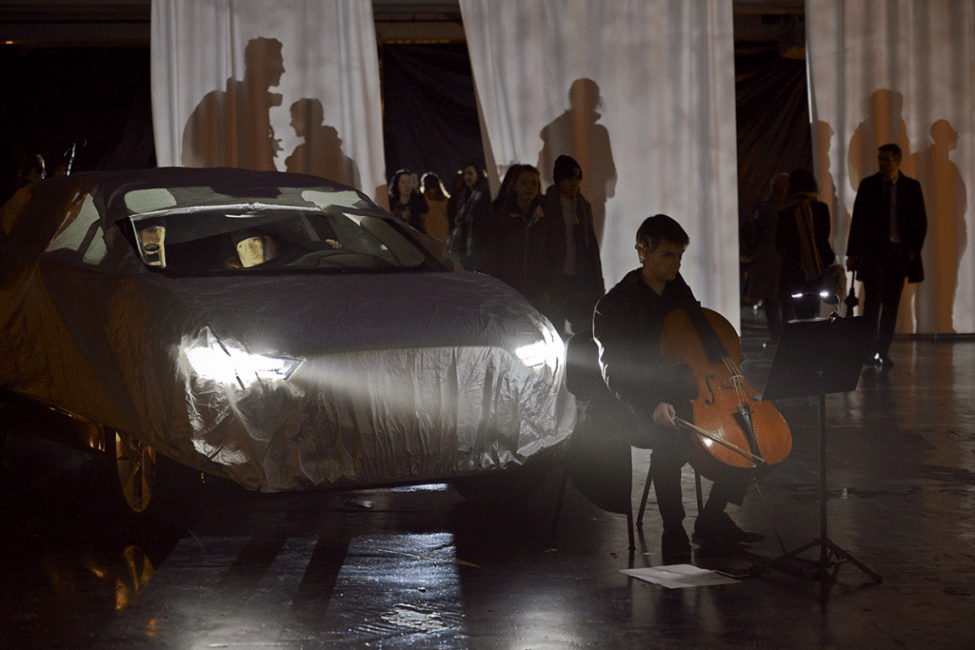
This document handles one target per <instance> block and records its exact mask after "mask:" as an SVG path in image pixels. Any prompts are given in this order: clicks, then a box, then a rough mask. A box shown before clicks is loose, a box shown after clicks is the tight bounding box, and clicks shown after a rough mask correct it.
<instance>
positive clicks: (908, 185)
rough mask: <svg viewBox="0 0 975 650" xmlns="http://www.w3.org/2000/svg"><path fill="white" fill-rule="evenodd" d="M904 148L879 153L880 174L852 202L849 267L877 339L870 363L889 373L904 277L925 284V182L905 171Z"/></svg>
mask: <svg viewBox="0 0 975 650" xmlns="http://www.w3.org/2000/svg"><path fill="white" fill-rule="evenodd" d="M902 155H903V154H902V152H901V148H900V147H899V146H897V145H896V144H885V145H883V146H882V147H880V148H879V149H878V152H877V163H878V166H879V167H880V171H879V172H877V173H876V174H874V175H873V176H868V177H867V178H864V179H863V180H862V181H861V182H860V187H859V188H858V189H857V197H856V200H855V201H854V202H853V218H852V219H851V221H850V238H849V240H848V241H847V244H846V255H847V258H846V263H847V266H848V267H849V268H850V270H853V271H856V273H857V277H858V278H859V279H860V281H861V282H863V287H864V292H865V293H866V296H865V297H864V298H865V299H864V304H863V315H864V318H865V320H866V321H867V323H868V324H869V326H870V327H871V328H872V329H871V334H872V336H873V349H872V350H871V351H870V356H871V357H872V358H869V359H868V362H870V363H872V364H873V365H874V366H876V367H877V368H879V369H880V370H881V371H887V370H890V369H891V368H892V367H893V366H894V363H893V362H892V361H891V360H890V356H889V354H888V353H889V351H890V345H891V343H892V342H893V340H894V328H895V327H896V326H897V309H898V307H899V306H900V301H901V291H902V290H903V289H904V279H905V278H907V281H908V282H921V281H922V280H924V266H923V265H922V263H921V248H922V247H923V246H924V237H925V235H926V234H927V230H928V217H927V213H926V212H925V210H924V196H923V195H922V193H921V184H920V183H918V182H917V181H916V180H914V179H913V178H908V177H907V176H904V175H903V174H901V173H900V164H901V157H902Z"/></svg>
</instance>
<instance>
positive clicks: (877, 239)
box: [846, 172, 928, 282]
mask: <svg viewBox="0 0 975 650" xmlns="http://www.w3.org/2000/svg"><path fill="white" fill-rule="evenodd" d="M883 202H884V177H883V175H882V174H880V173H879V172H878V173H876V174H874V175H873V176H868V177H867V178H864V179H863V181H861V182H860V187H859V189H857V197H856V200H855V201H854V202H853V218H852V219H851V221H850V239H849V241H848V242H847V245H846V254H847V255H851V256H855V257H857V258H859V259H861V260H862V261H863V263H865V264H871V263H872V262H871V261H870V260H871V259H874V260H876V259H887V258H889V257H890V254H891V244H890V218H889V216H888V215H885V214H883V209H882V208H883ZM897 227H898V229H899V230H900V236H901V242H902V243H903V244H904V246H906V247H907V248H908V249H909V250H910V251H911V252H913V253H914V259H913V260H912V262H911V264H910V266H909V267H908V269H907V281H908V282H920V281H921V280H923V279H924V266H923V264H922V262H921V248H922V247H923V246H924V237H925V235H926V234H927V230H928V218H927V213H926V212H925V211H924V196H923V195H922V193H921V184H920V183H918V182H917V181H916V180H914V179H913V178H908V177H907V176H904V175H903V174H901V175H900V177H899V178H898V179H897Z"/></svg>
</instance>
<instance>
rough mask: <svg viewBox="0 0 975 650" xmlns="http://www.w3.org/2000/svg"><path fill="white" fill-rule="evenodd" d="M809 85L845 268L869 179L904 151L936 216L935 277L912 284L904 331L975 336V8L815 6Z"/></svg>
mask: <svg viewBox="0 0 975 650" xmlns="http://www.w3.org/2000/svg"><path fill="white" fill-rule="evenodd" d="M806 30H807V52H808V55H807V56H808V58H807V61H808V65H809V88H810V98H811V104H812V123H813V124H812V127H813V142H814V157H815V165H816V170H815V171H816V173H817V178H818V180H819V185H820V194H821V196H822V198H823V200H824V201H826V202H827V203H830V204H831V208H832V211H833V242H834V248H835V250H836V252H837V254H838V255H839V256H840V259H841V261H845V255H846V240H847V236H848V234H849V221H850V215H851V212H852V210H853V201H854V199H855V197H856V188H857V186H858V183H859V181H860V180H861V179H862V178H864V177H866V176H869V175H871V174H874V173H876V172H877V147H878V146H880V145H882V144H886V143H896V144H898V145H899V146H900V147H901V149H902V150H903V154H904V157H903V162H902V163H901V171H902V172H903V173H904V174H906V175H907V176H909V177H912V178H916V179H918V180H919V181H920V182H921V187H922V190H923V192H924V202H925V207H926V209H927V214H928V235H927V238H926V240H925V244H924V249H923V251H922V258H923V261H924V270H925V275H926V279H925V280H924V282H922V283H920V284H917V285H913V284H912V285H907V287H906V288H905V291H904V294H903V297H902V302H901V309H900V313H899V315H900V319H899V321H900V322H899V324H898V331H900V332H917V333H923V334H933V333H953V332H955V333H971V332H975V263H973V260H972V248H973V247H972V243H973V241H972V240H973V237H975V232H973V229H972V228H971V227H969V226H968V225H967V224H968V223H969V222H970V221H971V216H970V215H971V212H972V209H973V207H972V203H973V202H972V199H971V198H970V192H971V191H972V189H975V3H973V2H972V1H971V0H940V1H939V2H932V1H929V0H886V1H885V2H876V1H875V0H806Z"/></svg>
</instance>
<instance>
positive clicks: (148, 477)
mask: <svg viewBox="0 0 975 650" xmlns="http://www.w3.org/2000/svg"><path fill="white" fill-rule="evenodd" d="M114 437H115V469H116V470H117V472H118V480H119V488H120V490H121V497H122V500H123V501H124V502H125V505H126V506H128V508H129V510H131V511H132V512H134V513H143V512H145V511H146V510H148V508H149V504H151V503H152V502H153V500H154V498H155V494H156V487H157V484H158V480H157V469H158V467H157V459H156V450H155V449H153V448H152V446H150V445H149V444H147V443H145V442H142V441H141V440H139V439H138V438H133V437H132V436H130V435H128V434H125V433H122V432H120V431H116V432H115V436H114Z"/></svg>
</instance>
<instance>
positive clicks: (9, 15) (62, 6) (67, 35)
mask: <svg viewBox="0 0 975 650" xmlns="http://www.w3.org/2000/svg"><path fill="white" fill-rule="evenodd" d="M733 4H734V21H735V24H734V29H735V44H736V49H738V50H739V51H747V50H750V49H768V48H770V47H776V48H778V49H779V51H780V53H781V54H782V55H783V56H785V57H787V58H801V57H802V55H803V54H804V48H803V25H802V17H803V11H804V4H805V3H804V2H803V0H734V3H733ZM151 6H152V0H113V1H110V2H109V1H104V2H97V1H92V0H12V1H4V2H3V3H0V43H3V44H5V45H7V46H19V47H83V46H100V47H106V46H107V47H111V46H148V44H149V33H150V29H149V21H150V14H151ZM373 11H374V15H375V19H376V35H377V37H378V39H379V41H380V42H396V41H401V42H402V41H409V42H414V43H416V42H424V41H428V42H445V41H463V40H464V29H463V25H462V24H461V15H460V5H459V2H458V0H425V1H416V0H373Z"/></svg>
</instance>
